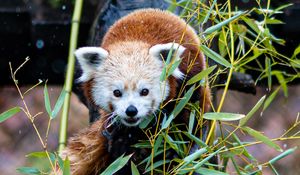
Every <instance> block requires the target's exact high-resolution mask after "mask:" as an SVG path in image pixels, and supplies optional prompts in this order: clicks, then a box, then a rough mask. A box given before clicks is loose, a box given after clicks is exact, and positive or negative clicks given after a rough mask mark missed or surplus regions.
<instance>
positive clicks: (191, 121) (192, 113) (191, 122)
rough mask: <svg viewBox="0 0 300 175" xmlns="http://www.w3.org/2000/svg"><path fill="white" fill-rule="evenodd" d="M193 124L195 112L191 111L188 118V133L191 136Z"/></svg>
mask: <svg viewBox="0 0 300 175" xmlns="http://www.w3.org/2000/svg"><path fill="white" fill-rule="evenodd" d="M194 123H195V110H192V111H191V113H190V117H189V133H190V134H192V132H193V128H194Z"/></svg>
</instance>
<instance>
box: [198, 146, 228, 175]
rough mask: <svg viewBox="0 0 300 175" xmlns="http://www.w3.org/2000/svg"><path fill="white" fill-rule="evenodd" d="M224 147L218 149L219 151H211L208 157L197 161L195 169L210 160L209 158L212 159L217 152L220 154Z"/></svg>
mask: <svg viewBox="0 0 300 175" xmlns="http://www.w3.org/2000/svg"><path fill="white" fill-rule="evenodd" d="M223 148H224V147H222V148H220V149H218V150H217V151H215V152H213V153H211V154H210V155H209V156H207V157H206V158H204V159H203V160H201V161H200V162H199V163H197V164H196V165H195V166H194V167H193V169H195V170H196V171H197V169H199V168H200V167H201V166H202V165H203V164H204V163H206V162H208V160H210V159H211V158H212V157H214V156H215V155H216V154H218V153H219V152H220V151H221V150H222V149H223Z"/></svg>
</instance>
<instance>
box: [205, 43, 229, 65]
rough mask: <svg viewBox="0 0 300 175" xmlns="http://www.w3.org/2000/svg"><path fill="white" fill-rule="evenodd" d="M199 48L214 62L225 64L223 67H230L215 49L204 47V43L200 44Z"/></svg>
mask: <svg viewBox="0 0 300 175" xmlns="http://www.w3.org/2000/svg"><path fill="white" fill-rule="evenodd" d="M200 49H201V50H202V51H203V53H204V54H205V55H206V56H208V57H209V58H211V59H213V60H214V61H215V62H217V63H219V64H221V65H223V66H225V67H232V65H231V64H230V63H229V62H228V61H227V60H226V59H225V58H223V57H222V56H221V55H219V54H218V53H216V52H215V51H213V50H211V49H210V48H208V47H206V46H205V45H201V46H200Z"/></svg>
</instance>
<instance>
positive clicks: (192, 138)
mask: <svg viewBox="0 0 300 175" xmlns="http://www.w3.org/2000/svg"><path fill="white" fill-rule="evenodd" d="M183 134H184V135H186V136H187V137H188V138H189V139H191V140H193V141H194V142H196V144H197V145H199V146H201V147H207V145H206V144H205V142H203V141H202V140H201V139H199V138H198V137H196V136H194V135H192V134H191V133H188V132H183Z"/></svg>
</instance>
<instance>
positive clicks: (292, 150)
mask: <svg viewBox="0 0 300 175" xmlns="http://www.w3.org/2000/svg"><path fill="white" fill-rule="evenodd" d="M296 149H297V147H294V148H290V149H288V150H286V151H284V152H283V153H281V154H279V155H278V156H276V157H274V158H273V159H271V160H270V161H269V163H270V164H274V163H275V162H277V161H278V160H280V159H282V158H284V157H286V156H288V155H290V154H292V153H293V152H295V150H296Z"/></svg>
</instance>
